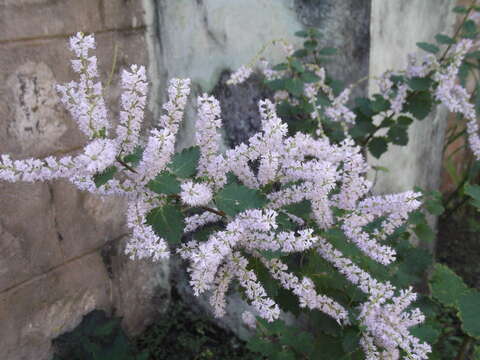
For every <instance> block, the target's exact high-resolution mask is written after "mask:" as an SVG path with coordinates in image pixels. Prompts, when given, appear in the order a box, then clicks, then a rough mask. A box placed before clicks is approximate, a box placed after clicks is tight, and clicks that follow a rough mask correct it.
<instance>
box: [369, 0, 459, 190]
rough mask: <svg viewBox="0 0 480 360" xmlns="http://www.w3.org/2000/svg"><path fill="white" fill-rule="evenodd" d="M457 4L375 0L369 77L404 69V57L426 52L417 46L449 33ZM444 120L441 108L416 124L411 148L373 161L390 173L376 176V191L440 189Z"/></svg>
mask: <svg viewBox="0 0 480 360" xmlns="http://www.w3.org/2000/svg"><path fill="white" fill-rule="evenodd" d="M455 3H456V2H455V1H452V0H402V1H396V0H373V1H372V21H371V25H370V28H371V47H370V77H372V78H374V77H376V76H379V75H381V74H382V73H383V72H385V71H386V70H398V69H404V68H405V67H406V64H407V57H406V54H408V53H418V54H421V53H422V51H421V50H419V49H418V47H417V46H416V43H417V42H420V41H427V42H432V39H434V36H435V35H436V34H438V33H445V34H449V33H451V32H452V31H453V25H454V20H455V18H454V13H453V12H452V8H453V7H454V5H455ZM370 84H371V87H370V92H375V91H376V84H375V82H374V81H372V82H370ZM446 116H447V112H446V109H445V108H443V107H437V108H436V109H435V110H434V112H433V114H432V115H431V116H429V117H428V118H426V119H425V120H423V121H415V122H414V123H413V124H412V126H411V127H410V130H409V133H408V135H409V143H408V145H407V146H396V145H389V146H390V147H389V151H388V153H386V154H384V155H383V156H382V157H381V159H380V160H379V161H378V160H375V159H373V158H370V162H371V163H372V164H379V165H381V166H385V167H387V168H389V169H390V171H389V172H388V173H383V172H382V173H379V174H378V177H377V181H376V190H377V191H378V192H380V193H385V192H398V191H405V190H409V189H412V188H413V187H414V186H421V187H423V188H426V189H437V188H438V186H439V181H440V168H441V161H442V148H443V140H444V133H445V127H446Z"/></svg>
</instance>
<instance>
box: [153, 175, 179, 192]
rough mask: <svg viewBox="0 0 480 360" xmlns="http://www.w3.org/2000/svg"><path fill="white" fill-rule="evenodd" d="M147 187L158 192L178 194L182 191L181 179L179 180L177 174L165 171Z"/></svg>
mask: <svg viewBox="0 0 480 360" xmlns="http://www.w3.org/2000/svg"><path fill="white" fill-rule="evenodd" d="M147 187H148V188H149V189H150V190H152V191H153V192H155V193H157V194H165V195H172V194H178V193H179V192H180V181H178V180H177V178H176V176H175V175H173V174H171V173H169V172H168V171H163V172H162V173H160V174H158V175H157V176H156V177H155V179H153V180H151V181H150V182H149V183H148V184H147Z"/></svg>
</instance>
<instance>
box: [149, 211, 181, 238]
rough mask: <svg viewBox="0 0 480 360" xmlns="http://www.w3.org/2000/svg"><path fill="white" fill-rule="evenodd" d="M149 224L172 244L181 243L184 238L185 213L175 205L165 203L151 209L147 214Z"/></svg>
mask: <svg viewBox="0 0 480 360" xmlns="http://www.w3.org/2000/svg"><path fill="white" fill-rule="evenodd" d="M147 224H148V225H151V226H152V228H153V230H154V231H155V233H156V234H157V235H158V236H159V237H161V238H164V239H166V240H167V241H168V242H169V243H171V244H179V243H180V240H181V239H182V234H183V229H184V227H185V222H184V220H183V215H182V213H181V212H180V210H179V209H178V207H176V206H174V205H169V204H168V205H164V206H161V207H157V208H155V209H153V210H151V211H150V212H149V213H148V214H147Z"/></svg>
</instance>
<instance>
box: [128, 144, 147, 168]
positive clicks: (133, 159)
mask: <svg viewBox="0 0 480 360" xmlns="http://www.w3.org/2000/svg"><path fill="white" fill-rule="evenodd" d="M144 150H145V149H144V148H143V147H141V146H137V147H136V148H135V150H133V152H132V153H130V154H128V155H126V156H124V157H123V161H125V162H126V163H128V164H130V165H131V166H133V167H135V166H137V165H138V164H139V163H140V160H141V159H142V156H143V151H144Z"/></svg>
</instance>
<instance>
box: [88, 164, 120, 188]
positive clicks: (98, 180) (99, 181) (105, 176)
mask: <svg viewBox="0 0 480 360" xmlns="http://www.w3.org/2000/svg"><path fill="white" fill-rule="evenodd" d="M116 172H117V167H116V166H109V167H108V168H106V169H105V170H103V172H101V173H99V174H95V175H94V176H93V182H94V183H95V186H96V187H97V188H98V187H100V186H102V185H105V184H106V183H107V182H108V181H109V180H111V179H113V176H114V175H115V173H116Z"/></svg>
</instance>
